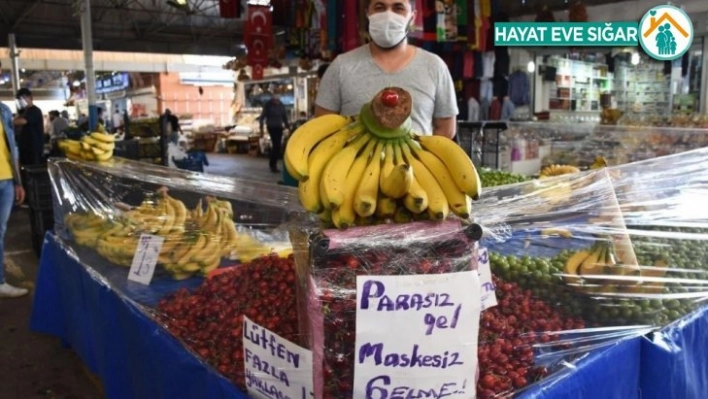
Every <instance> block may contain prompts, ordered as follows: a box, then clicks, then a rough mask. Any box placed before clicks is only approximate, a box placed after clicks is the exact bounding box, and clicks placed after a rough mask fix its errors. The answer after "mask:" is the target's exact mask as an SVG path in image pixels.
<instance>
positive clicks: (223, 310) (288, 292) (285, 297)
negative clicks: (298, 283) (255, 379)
mask: <svg viewBox="0 0 708 399" xmlns="http://www.w3.org/2000/svg"><path fill="white" fill-rule="evenodd" d="M244 315H245V316H247V317H248V318H249V319H251V320H253V321H254V322H255V323H258V324H259V325H261V326H263V327H265V328H268V329H269V330H271V331H273V332H275V333H276V334H278V335H280V336H282V337H284V338H285V339H288V340H290V341H292V342H297V332H298V325H297V307H296V302H295V266H294V262H293V258H292V255H291V256H290V257H289V258H288V259H282V258H280V257H278V256H277V255H270V256H265V257H261V258H258V259H255V260H254V261H252V262H251V263H247V264H244V265H241V266H238V267H235V268H233V269H231V270H229V271H226V272H225V273H222V274H219V275H216V276H214V277H213V278H211V279H208V280H206V281H205V282H204V284H202V285H201V286H200V287H199V288H197V289H196V290H195V291H194V292H191V293H190V292H189V291H187V290H186V289H182V290H179V291H177V292H175V293H173V294H170V295H168V296H167V297H165V298H163V299H162V300H161V301H160V303H159V304H158V307H157V318H158V320H159V321H160V322H162V324H163V325H164V326H165V327H166V328H167V329H168V330H169V331H170V333H172V334H173V335H174V336H175V337H177V338H179V339H181V340H182V341H183V342H184V343H185V344H186V345H187V347H188V348H189V349H190V350H192V351H193V352H194V353H196V354H197V355H198V356H199V357H200V358H201V359H203V360H204V361H205V362H207V363H208V364H209V365H211V366H212V367H214V368H215V369H216V370H218V371H219V372H220V373H221V374H223V375H224V376H225V377H227V378H229V379H230V380H232V381H233V382H234V383H235V384H236V385H237V386H240V387H242V388H243V387H245V378H244V361H243V317H244Z"/></svg>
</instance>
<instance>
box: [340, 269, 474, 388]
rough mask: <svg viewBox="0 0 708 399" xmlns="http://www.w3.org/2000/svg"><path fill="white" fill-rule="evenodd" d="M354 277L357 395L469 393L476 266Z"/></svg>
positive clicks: (471, 375)
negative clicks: (445, 271) (453, 270)
mask: <svg viewBox="0 0 708 399" xmlns="http://www.w3.org/2000/svg"><path fill="white" fill-rule="evenodd" d="M356 283H357V284H356V285H357V308H356V352H355V354H354V357H355V365H354V398H355V399H377V398H451V399H453V398H454V399H472V398H474V397H475V375H476V373H477V336H478V335H479V316H480V312H481V297H480V291H479V287H480V284H479V275H478V274H477V272H473V271H469V272H461V273H450V274H430V275H417V276H358V277H357V282H356Z"/></svg>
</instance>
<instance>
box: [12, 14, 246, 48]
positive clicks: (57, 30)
mask: <svg viewBox="0 0 708 399" xmlns="http://www.w3.org/2000/svg"><path fill="white" fill-rule="evenodd" d="M77 3H80V2H77V1H76V0H2V1H0V46H7V45H8V43H7V41H8V34H9V33H11V32H12V33H15V36H16V40H17V45H18V46H19V47H20V48H23V47H24V48H50V49H67V50H73V49H81V48H82V46H81V23H80V9H79V8H78V7H77V6H75V4H77ZM167 3H168V2H167V1H166V0H91V17H92V20H93V29H92V31H93V47H94V50H105V51H125V52H150V53H167V54H205V55H206V54H208V55H228V56H233V55H235V54H237V53H238V52H239V50H240V48H239V45H240V44H241V42H242V41H241V36H242V30H243V21H242V20H236V19H224V18H221V17H220V16H219V3H218V1H217V0H194V1H192V0H190V1H189V4H190V6H189V10H188V11H187V10H183V9H179V8H176V7H173V6H170V5H168V4H167Z"/></svg>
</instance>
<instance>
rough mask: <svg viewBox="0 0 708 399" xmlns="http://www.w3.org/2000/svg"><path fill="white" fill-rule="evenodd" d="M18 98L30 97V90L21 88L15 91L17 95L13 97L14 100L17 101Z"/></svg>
mask: <svg viewBox="0 0 708 399" xmlns="http://www.w3.org/2000/svg"><path fill="white" fill-rule="evenodd" d="M20 97H32V92H31V91H30V89H28V88H26V87H23V88H21V89H20V90H17V95H16V96H15V98H18V99H19V98H20Z"/></svg>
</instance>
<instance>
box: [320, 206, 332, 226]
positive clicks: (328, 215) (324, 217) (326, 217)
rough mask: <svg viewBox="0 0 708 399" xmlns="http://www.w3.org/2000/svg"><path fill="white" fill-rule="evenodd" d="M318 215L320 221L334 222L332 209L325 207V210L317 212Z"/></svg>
mask: <svg viewBox="0 0 708 399" xmlns="http://www.w3.org/2000/svg"><path fill="white" fill-rule="evenodd" d="M317 216H318V217H319V219H320V222H322V223H324V224H330V223H332V210H331V209H325V210H324V211H322V212H320V213H319V214H317Z"/></svg>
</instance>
